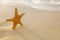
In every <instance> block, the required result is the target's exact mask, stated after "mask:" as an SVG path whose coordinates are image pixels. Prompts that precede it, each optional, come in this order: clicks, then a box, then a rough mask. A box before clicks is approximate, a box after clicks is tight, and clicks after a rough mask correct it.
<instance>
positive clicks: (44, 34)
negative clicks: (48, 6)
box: [0, 5, 60, 40]
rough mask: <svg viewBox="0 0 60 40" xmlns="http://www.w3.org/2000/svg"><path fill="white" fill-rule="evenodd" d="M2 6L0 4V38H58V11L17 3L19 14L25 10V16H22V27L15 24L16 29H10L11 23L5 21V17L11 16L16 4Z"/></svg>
mask: <svg viewBox="0 0 60 40" xmlns="http://www.w3.org/2000/svg"><path fill="white" fill-rule="evenodd" d="M2 6H3V5H2ZM2 6H0V40H60V12H57V11H46V10H39V9H34V8H31V7H27V6H24V5H17V8H18V10H19V14H21V13H22V12H25V16H24V17H23V18H22V23H23V24H24V27H22V28H21V26H17V31H16V30H11V27H12V23H7V22H6V19H8V18H12V17H13V15H14V7H16V6H9V5H4V6H3V7H2Z"/></svg>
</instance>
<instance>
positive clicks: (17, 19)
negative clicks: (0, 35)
mask: <svg viewBox="0 0 60 40" xmlns="http://www.w3.org/2000/svg"><path fill="white" fill-rule="evenodd" d="M24 14H25V13H22V14H21V15H18V10H17V8H15V16H14V17H13V18H11V19H7V22H13V27H12V29H15V28H16V26H17V24H20V25H21V26H22V25H23V24H22V22H21V18H22V16H23V15H24Z"/></svg>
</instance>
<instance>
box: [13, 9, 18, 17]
mask: <svg viewBox="0 0 60 40" xmlns="http://www.w3.org/2000/svg"><path fill="white" fill-rule="evenodd" d="M16 16H18V10H17V8H15V16H14V17H16Z"/></svg>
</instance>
